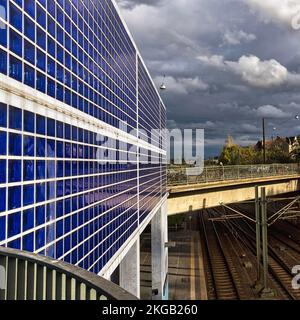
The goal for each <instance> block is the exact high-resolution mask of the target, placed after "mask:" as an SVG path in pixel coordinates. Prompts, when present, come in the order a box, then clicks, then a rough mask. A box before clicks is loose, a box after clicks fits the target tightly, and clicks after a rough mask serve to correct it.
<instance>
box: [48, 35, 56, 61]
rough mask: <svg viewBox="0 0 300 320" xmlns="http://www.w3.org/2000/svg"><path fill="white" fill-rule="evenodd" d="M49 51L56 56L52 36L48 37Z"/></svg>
mask: <svg viewBox="0 0 300 320" xmlns="http://www.w3.org/2000/svg"><path fill="white" fill-rule="evenodd" d="M48 53H49V54H50V55H51V56H52V57H55V42H54V41H53V40H52V39H51V38H50V37H48Z"/></svg>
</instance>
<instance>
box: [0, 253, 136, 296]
mask: <svg viewBox="0 0 300 320" xmlns="http://www.w3.org/2000/svg"><path fill="white" fill-rule="evenodd" d="M135 299H137V298H136V297H134V296H133V295H131V294H130V293H128V292H127V291H125V290H123V289H122V288H120V287H119V286H117V285H116V284H114V283H112V282H110V281H107V280H105V279H103V278H102V277H100V276H97V275H96V274H94V273H91V272H88V271H86V270H83V269H81V268H79V267H75V266H73V265H71V264H67V263H65V262H63V261H58V260H53V259H50V258H47V257H45V256H40V255H36V254H33V253H29V252H24V251H20V250H14V249H9V248H4V247H0V300H135Z"/></svg>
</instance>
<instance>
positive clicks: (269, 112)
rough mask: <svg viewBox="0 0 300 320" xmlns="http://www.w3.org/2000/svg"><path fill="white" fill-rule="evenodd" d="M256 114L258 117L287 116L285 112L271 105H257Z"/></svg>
mask: <svg viewBox="0 0 300 320" xmlns="http://www.w3.org/2000/svg"><path fill="white" fill-rule="evenodd" d="M257 115H258V116H259V117H268V118H286V117H288V116H289V115H288V114H287V113H285V112H283V111H282V110H281V109H279V108H276V107H274V106H271V105H266V106H261V107H259V108H258V109H257Z"/></svg>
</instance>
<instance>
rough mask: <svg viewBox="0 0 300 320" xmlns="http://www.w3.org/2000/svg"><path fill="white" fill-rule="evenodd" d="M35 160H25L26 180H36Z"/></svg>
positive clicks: (24, 172) (24, 171) (24, 175)
mask: <svg viewBox="0 0 300 320" xmlns="http://www.w3.org/2000/svg"><path fill="white" fill-rule="evenodd" d="M34 169H35V167H34V161H31V160H25V161H24V167H23V178H24V180H25V181H30V180H34V172H35V170H34Z"/></svg>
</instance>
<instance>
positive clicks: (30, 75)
mask: <svg viewBox="0 0 300 320" xmlns="http://www.w3.org/2000/svg"><path fill="white" fill-rule="evenodd" d="M24 84H26V85H28V86H30V87H31V88H35V70H34V69H33V68H32V67H30V66H29V65H27V64H25V65H24Z"/></svg>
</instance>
